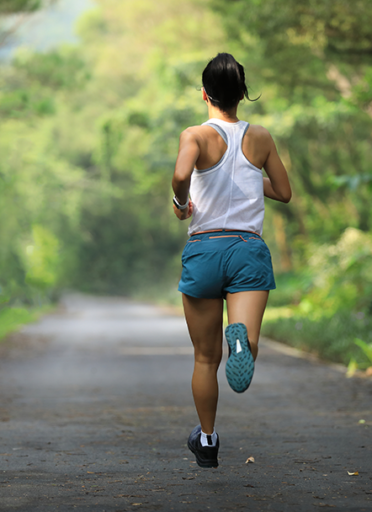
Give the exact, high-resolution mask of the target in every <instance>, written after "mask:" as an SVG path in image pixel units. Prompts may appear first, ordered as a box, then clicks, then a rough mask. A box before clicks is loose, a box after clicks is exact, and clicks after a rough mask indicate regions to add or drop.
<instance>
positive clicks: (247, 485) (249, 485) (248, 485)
mask: <svg viewBox="0 0 372 512" xmlns="http://www.w3.org/2000/svg"><path fill="white" fill-rule="evenodd" d="M243 487H252V488H253V489H254V485H251V484H246V485H243Z"/></svg>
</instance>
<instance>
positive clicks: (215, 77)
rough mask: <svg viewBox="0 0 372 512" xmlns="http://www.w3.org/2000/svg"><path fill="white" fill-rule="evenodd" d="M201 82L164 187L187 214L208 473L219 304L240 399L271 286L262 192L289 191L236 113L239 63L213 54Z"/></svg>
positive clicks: (187, 270) (201, 437) (185, 293)
mask: <svg viewBox="0 0 372 512" xmlns="http://www.w3.org/2000/svg"><path fill="white" fill-rule="evenodd" d="M202 83H203V87H202V95H203V100H204V101H205V102H206V104H207V106H208V117H209V120H208V121H207V122H206V123H204V124H202V125H201V126H191V127H190V128H187V129H186V130H185V131H183V132H182V133H181V136H180V145H179V152H178V157H177V162H176V166H175V171H174V176H173V180H172V187H173V190H174V194H175V196H174V198H173V203H174V204H173V209H174V212H175V214H176V215H177V217H178V218H179V219H180V220H185V219H188V218H189V217H192V220H191V223H190V226H189V230H188V233H189V236H190V238H189V239H188V241H187V243H186V246H185V249H184V251H183V254H182V267H183V268H182V276H181V281H180V283H179V288H178V289H179V290H180V291H181V292H182V299H183V307H184V312H185V317H186V322H187V326H188V329H189V333H190V337H191V340H192V343H193V345H194V354H195V365H194V373H193V376H192V392H193V397H194V402H195V406H196V411H197V413H198V416H199V420H200V425H198V426H197V427H195V428H194V430H193V431H192V432H191V434H190V437H189V440H188V447H189V449H190V450H191V451H192V452H193V453H194V454H195V456H196V461H197V463H198V464H199V466H201V467H205V468H211V467H217V466H218V448H219V438H218V435H217V433H216V431H215V429H214V425H215V419H216V411H217V402H218V382H217V370H218V367H219V365H220V362H221V358H222V341H223V323H222V321H223V301H224V300H226V304H227V315H228V323H229V325H228V326H227V328H226V331H225V335H226V340H227V342H228V348H229V357H228V360H227V363H226V377H227V380H228V382H229V385H230V387H231V388H232V389H233V390H234V391H236V392H238V393H242V392H243V391H245V390H246V389H247V388H248V386H249V385H250V383H251V380H252V377H253V372H254V361H255V360H256V357H257V353H258V339H259V334H260V329H261V323H262V317H263V314H264V311H265V307H266V303H267V299H268V295H269V290H273V289H274V288H275V281H274V275H273V270H272V264H271V255H270V251H269V249H268V247H267V245H266V244H265V242H264V241H263V239H262V238H261V235H262V225H263V220H264V209H265V207H264V196H266V197H268V198H270V199H274V200H276V201H281V202H283V203H288V202H289V200H290V198H291V187H290V184H289V180H288V176H287V172H286V170H285V168H284V165H283V163H282V161H281V160H280V158H279V156H278V153H277V150H276V147H275V144H274V141H273V139H272V138H271V136H270V134H269V132H268V131H267V130H266V129H265V128H263V127H262V126H258V125H250V124H249V123H247V122H245V121H240V120H239V119H238V117H237V108H238V105H239V102H240V101H241V100H242V99H244V97H246V98H248V99H249V97H248V90H247V86H246V84H245V74H244V68H243V66H242V65H241V64H239V63H238V62H237V61H236V60H235V59H234V57H233V56H232V55H230V54H227V53H219V54H218V55H217V56H216V57H215V58H214V59H212V60H211V61H210V62H209V63H208V65H207V66H206V68H205V69H204V71H203V75H202ZM262 168H264V169H265V171H266V174H267V176H268V177H263V175H262Z"/></svg>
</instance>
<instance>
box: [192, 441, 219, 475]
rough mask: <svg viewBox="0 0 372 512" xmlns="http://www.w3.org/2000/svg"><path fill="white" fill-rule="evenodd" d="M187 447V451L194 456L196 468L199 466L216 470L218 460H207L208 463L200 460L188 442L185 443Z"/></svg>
mask: <svg viewBox="0 0 372 512" xmlns="http://www.w3.org/2000/svg"><path fill="white" fill-rule="evenodd" d="M187 446H188V448H189V450H190V451H191V452H192V453H193V454H194V455H195V457H196V462H197V464H198V466H200V467H201V468H217V467H218V460H209V461H208V460H200V459H199V455H198V452H197V450H194V448H193V446H192V445H191V444H190V443H189V441H188V442H187Z"/></svg>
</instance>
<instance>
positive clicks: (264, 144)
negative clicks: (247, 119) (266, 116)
mask: <svg viewBox="0 0 372 512" xmlns="http://www.w3.org/2000/svg"><path fill="white" fill-rule="evenodd" d="M244 144H248V145H251V144H253V145H254V146H255V147H257V148H258V149H260V150H261V151H268V152H269V151H271V149H272V148H273V146H275V144H274V140H273V138H272V136H271V135H270V132H269V130H267V129H266V128H264V127H263V126H260V125H259V124H251V125H249V128H248V130H247V133H246V134H245V137H244Z"/></svg>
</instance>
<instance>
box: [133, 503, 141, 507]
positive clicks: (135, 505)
mask: <svg viewBox="0 0 372 512" xmlns="http://www.w3.org/2000/svg"><path fill="white" fill-rule="evenodd" d="M132 505H133V506H134V507H138V505H142V503H132Z"/></svg>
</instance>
